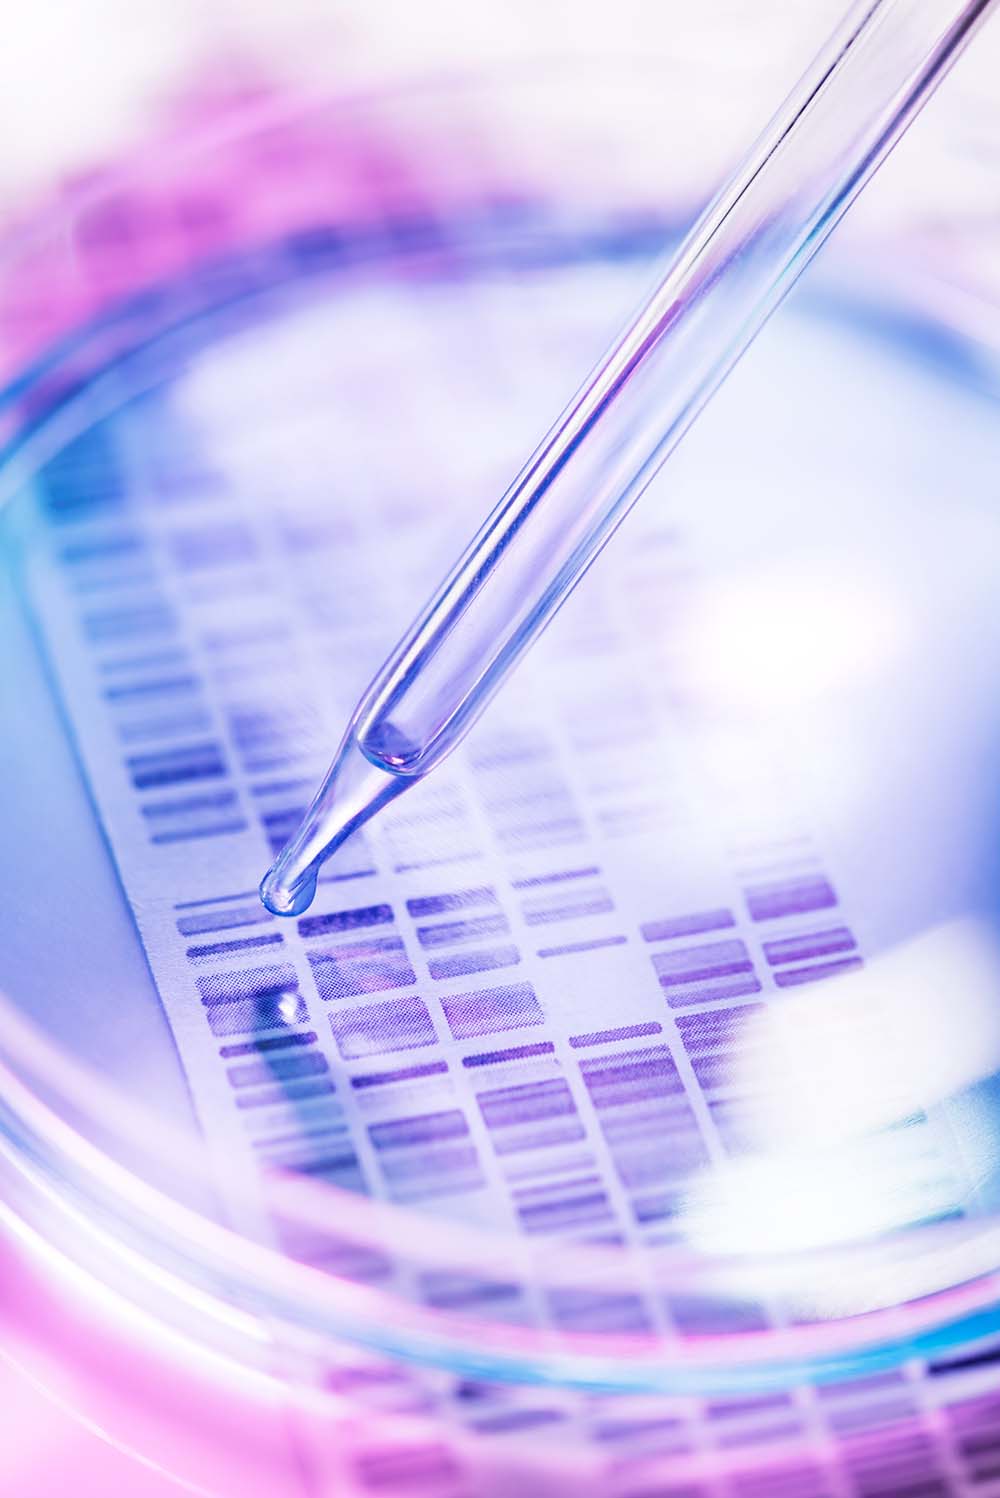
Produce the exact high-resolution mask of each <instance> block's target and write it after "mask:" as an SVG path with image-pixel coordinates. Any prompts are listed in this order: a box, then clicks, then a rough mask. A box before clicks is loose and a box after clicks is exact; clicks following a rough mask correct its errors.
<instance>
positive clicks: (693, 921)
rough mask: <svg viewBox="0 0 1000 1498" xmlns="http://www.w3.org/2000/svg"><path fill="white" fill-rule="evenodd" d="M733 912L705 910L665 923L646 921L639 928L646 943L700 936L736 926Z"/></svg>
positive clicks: (676, 917) (674, 918) (675, 917)
mask: <svg viewBox="0 0 1000 1498" xmlns="http://www.w3.org/2000/svg"><path fill="white" fill-rule="evenodd" d="M735 925H736V919H735V917H734V915H733V913H732V911H731V910H722V909H720V910H703V911H701V912H699V913H698V914H696V915H678V916H674V917H673V918H672V919H669V920H663V921H645V922H643V924H642V925H641V926H640V927H639V930H640V931H641V932H642V935H643V937H644V938H645V940H646V941H669V940H670V939H671V938H672V937H675V936H698V935H699V934H700V933H701V932H702V931H721V930H723V929H724V928H725V927H727V926H735Z"/></svg>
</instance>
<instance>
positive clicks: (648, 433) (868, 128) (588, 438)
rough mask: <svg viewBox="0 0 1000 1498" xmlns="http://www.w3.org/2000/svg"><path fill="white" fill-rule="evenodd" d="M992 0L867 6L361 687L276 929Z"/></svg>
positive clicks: (419, 763)
mask: <svg viewBox="0 0 1000 1498" xmlns="http://www.w3.org/2000/svg"><path fill="white" fill-rule="evenodd" d="M996 3H1000V0H965V3H957V0H863V3H862V4H860V5H859V6H857V7H855V8H854V9H853V10H852V11H851V12H850V13H849V15H848V16H847V17H846V19H845V20H844V22H843V23H842V24H841V26H840V27H839V28H838V29H837V31H836V32H835V33H834V35H833V37H832V38H831V39H830V41H829V42H828V43H827V45H826V46H825V47H824V49H823V51H822V52H821V53H820V55H819V56H818V57H817V59H816V61H815V62H814V63H813V64H812V66H811V67H810V68H809V69H808V71H807V72H806V74H805V75H804V77H803V78H802V79H801V80H800V82H799V83H798V84H797V85H796V87H795V89H794V90H793V92H792V93H791V95H790V96H789V98H788V99H787V100H786V101H785V103H784V105H783V106H782V108H781V109H780V110H779V112H778V114H777V115H776V116H775V117H774V119H773V120H772V122H771V123H770V125H769V126H768V127H767V129H766V130H765V131H764V133H763V135H762V136H761V137H760V139H759V140H758V141H757V142H756V144H755V145H754V146H753V148H752V150H751V151H750V153H749V155H748V156H747V157H746V159H745V160H744V162H743V163H742V165H741V166H740V167H739V168H738V170H737V171H736V172H735V173H734V175H733V176H732V178H731V179H730V180H729V181H728V182H727V183H726V184H725V186H724V187H723V188H722V190H721V192H720V193H719V194H718V195H717V196H716V198H715V199H714V200H713V202H712V203H711V204H710V205H709V207H708V208H707V209H706V210H705V212H704V213H703V214H702V216H701V218H700V219H699V220H698V222H697V223H696V225H695V227H694V228H693V229H692V230H691V232H690V234H689V235H688V236H687V238H686V239H685V241H684V243H683V245H682V246H681V248H680V250H679V251H678V253H677V254H676V256H675V257H674V259H673V261H672V263H671V265H670V267H669V269H668V271H667V273H666V275H665V276H664V278H663V279H662V280H661V281H660V283H659V284H658V285H657V287H656V289H655V290H654V291H653V292H652V294H651V296H650V297H649V298H648V299H647V301H646V302H645V304H644V305H643V307H642V308H641V310H640V311H639V313H638V314H637V315H636V317H635V318H634V319H633V321H632V322H631V323H630V324H629V325H628V326H627V327H626V328H625V329H624V331H623V332H622V333H621V334H620V335H619V336H618V338H617V339H616V340H615V342H614V344H613V345H612V347H611V349H610V350H609V352H608V353H607V354H606V355H605V357H604V358H603V359H602V360H601V362H600V363H599V365H598V366H597V369H596V371H595V372H594V373H593V375H592V376H591V377H590V379H589V380H588V381H587V383H586V384H585V385H584V386H583V387H582V389H581V390H580V391H579V392H578V394H577V395H576V396H575V397H574V399H573V400H572V401H571V402H570V404H569V406H567V408H566V410H565V411H564V412H563V414H562V415H561V416H560V418H559V420H558V421H557V422H556V424H555V426H554V427H553V428H552V429H551V431H550V432H549V434H548V435H547V437H546V438H545V439H544V441H543V442H542V444H541V446H540V447H539V448H538V449H537V451H536V452H535V453H534V454H533V456H532V457H531V458H530V459H529V461H528V463H527V464H526V466H525V467H524V468H523V469H522V471H521V473H520V474H519V475H518V476H517V478H516V479H515V480H514V482H513V484H512V485H511V487H510V488H509V489H508V491H507V493H506V494H505V495H504V497H503V499H502V500H501V501H500V503H499V505H498V506H497V507H496V509H495V510H494V511H493V513H492V514H491V515H490V516H489V517H488V519H487V520H486V521H485V523H484V525H483V527H482V529H481V530H480V531H479V533H478V534H477V535H476V536H475V537H474V539H473V540H472V542H471V543H470V545H469V546H468V548H467V549H466V551H465V552H464V554H463V555H462V556H461V558H460V559H459V560H458V562H457V563H456V564H455V566H454V568H453V569H452V571H451V572H450V573H449V575H448V576H447V578H446V579H445V581H444V582H443V583H442V585H441V587H440V588H439V589H438V591H437V592H436V593H435V594H434V596H433V597H432V598H431V600H430V602H429V603H428V604H427V606H426V608H425V609H424V611H423V613H422V614H420V616H419V617H418V618H417V619H416V621H415V622H414V623H413V625H412V626H411V628H410V629H409V631H408V632H407V634H406V635H405V636H404V637H403V639H402V640H401V641H400V643H399V644H398V645H397V646H396V648H395V650H394V651H393V652H392V654H391V655H390V656H389V658H388V660H387V661H386V662H385V664H384V665H383V666H382V668H381V670H380V671H379V672H378V674H377V675H376V677H375V679H374V681H373V682H372V683H371V685H370V686H369V688H368V689H367V691H366V692H365V694H364V696H363V698H362V699H361V702H360V703H359V704H358V706H357V708H356V709H355V711H354V714H353V716H352V717H351V720H350V722H349V724H348V726H347V729H346V732H345V734H344V738H343V740H342V742H341V745H340V748H339V749H338V751H337V754H336V757H335V758H334V761H333V763H332V765H331V767H330V769H329V771H328V772H327V775H326V777H325V779H324V781H323V783H322V785H321V786H320V788H319V791H318V792H317V794H316V796H315V798H314V800H313V802H312V804H311V805H310V807H309V809H308V811H307V812H306V814H305V816H304V818H303V820H302V823H301V825H300V826H299V828H298V830H297V831H296V832H295V834H294V835H293V837H292V838H291V839H290V841H289V842H288V844H287V845H286V846H285V848H284V849H283V850H282V852H281V853H280V854H279V855H278V857H277V859H276V860H275V862H274V864H273V865H272V867H271V868H270V869H269V871H268V873H267V875H266V876H265V878H264V880H263V882H262V884H261V890H260V892H261V898H262V900H263V901H264V904H265V905H266V906H267V908H268V909H269V910H271V911H273V912H274V913H275V914H276V915H298V914H300V913H301V912H302V911H303V910H305V909H307V907H308V906H309V905H310V904H311V902H312V899H313V896H314V894H315V890H316V879H317V874H318V871H319V868H320V866H321V865H322V864H323V862H324V861H325V860H326V859H327V858H329V856H330V855H331V854H332V853H333V852H335V851H336V849H337V848H338V847H340V845H341V844H342V843H343V842H344V841H345V840H346V839H347V838H348V837H349V836H350V834H351V833H352V832H354V831H355V830H356V829H357V828H358V827H360V826H361V825H362V824H363V823H364V822H366V821H368V819H369V818H370V817H372V816H373V815H374V814H375V813H376V812H377V811H379V809H380V808H381V807H383V806H385V805H386V803H387V802H389V801H391V800H392V799H394V797H396V796H398V795H399V794H400V793H401V792H402V791H404V790H406V789H407V787H408V786H412V785H413V784H415V783H416V782H417V781H419V780H421V779H422V778H423V777H424V776H425V775H427V774H428V772H429V771H431V770H433V769H434V768H435V766H436V765H438V764H440V762H441V761H442V760H443V759H444V758H445V756H446V755H448V754H449V753H450V752H451V750H452V749H454V748H455V746H456V744H457V743H458V742H459V741H460V740H461V739H462V738H463V737H464V735H465V734H466V733H467V732H468V730H469V728H471V726H472V724H473V723H474V722H475V720H476V719H477V718H478V717H479V715H480V713H481V712H482V711H483V709H484V708H485V707H486V705H487V703H488V702H489V700H490V698H491V697H492V696H493V694H494V692H496V690H497V689H498V688H499V687H500V685H501V684H502V682H503V680H504V678H505V677H506V675H507V673H508V672H509V671H511V670H512V669H513V668H514V666H515V665H516V664H517V662H518V660H519V659H520V658H521V656H522V655H523V654H524V653H525V651H526V650H528V648H529V647H530V646H531V644H532V642H533V640H534V639H535V638H536V637H537V635H538V634H539V633H540V632H541V630H542V629H544V627H545V625H546V624H547V623H548V622H549V620H550V619H551V618H552V616H553V615H554V613H555V612H556V610H557V609H558V608H559V606H560V604H561V603H562V602H563V601H564V600H565V598H566V597H567V596H568V594H569V593H570V591H571V590H572V589H573V588H574V587H575V586H576V584H577V583H578V582H579V580H580V578H581V577H582V576H583V574H584V572H585V571H586V569H587V568H588V567H589V565H590V563H591V562H592V561H593V560H594V558H595V557H596V556H597V554H598V552H599V551H600V550H601V548H602V547H603V546H604V545H605V543H606V542H607V541H608V539H609V537H610V536H611V534H612V532H613V531H614V530H615V528H616V527H617V526H618V525H619V524H620V523H621V521H622V520H623V519H624V518H625V516H626V515H627V514H628V512H629V510H630V509H631V508H632V505H633V504H634V503H635V502H636V500H637V499H638V498H639V496H640V494H642V492H643V490H644V489H645V488H646V486H647V485H648V484H649V482H650V481H651V479H652V478H653V476H654V475H655V474H656V472H657V471H658V470H659V468H660V466H661V465H662V464H663V462H664V461H665V460H666V458H667V457H668V456H669V454H670V452H671V451H672V450H673V448H674V447H675V445H676V444H677V442H678V441H679V440H680V438H681V437H682V436H683V435H684V433H685V431H686V430H687V428H688V427H689V426H690V424H691V422H692V421H693V420H694V418H695V417H696V416H697V414H698V412H699V411H700V410H701V409H702V407H703V406H704V405H705V403H706V402H707V401H708V400H709V398H710V397H711V396H712V394H713V393H714V392H715V390H717V389H718V387H719V385H720V384H721V383H722V381H723V380H724V379H725V377H726V375H727V374H728V373H729V371H730V370H731V369H732V368H733V365H734V364H735V363H736V361H737V359H739V357H740V355H741V354H742V353H743V352H744V350H745V349H746V348H747V347H748V346H749V344H750V343H751V342H752V340H753V338H754V337H755V336H756V334H757V333H758V332H759V330H760V328H761V327H762V326H763V324H764V323H765V321H766V320H767V318H768V317H769V316H770V314H771V313H772V312H773V311H774V309H775V308H776V307H777V306H778V304H779V303H780V302H781V300H782V299H783V297H784V296H785V295H786V293H787V292H788V291H789V289H790V287H791V286H792V284H793V283H794V281H795V280H796V278H797V277H798V276H799V274H800V273H801V272H802V271H803V270H804V268H805V267H806V265H807V264H808V263H809V261H810V260H811V259H812V257H813V255H814V254H815V253H816V251H817V250H818V249H819V247H820V245H821V244H822V243H823V242H824V240H825V239H826V237H827V235H828V234H829V233H830V231H831V230H832V229H833V228H834V227H835V225H836V224H837V222H838V221H839V220H840V218H841V216H842V215H843V214H844V212H845V211H846V210H847V208H848V207H849V206H850V204H851V203H852V202H853V200H854V198H855V197H856V195H857V194H858V192H859V191H860V190H861V188H862V187H863V186H864V185H865V183H866V182H867V181H868V179H869V178H870V177H871V175H872V173H873V172H874V171H875V170H876V168H877V167H878V166H879V165H880V163H881V162H882V161H883V160H884V159H885V157H886V155H887V154H888V153H889V151H890V150H891V148H892V146H893V145H894V144H895V142H896V141H897V140H898V139H899V137H900V136H901V135H902V134H903V132H904V131H905V129H906V128H907V126H908V125H909V124H910V122H911V121H912V120H913V119H914V118H915V116H916V115H917V113H918V112H919V110H920V109H921V108H922V106H923V104H924V103H925V102H926V100H927V98H928V97H929V95H930V94H931V92H932V91H933V89H934V87H935V86H936V85H937V83H938V82H940V80H941V78H942V77H943V76H944V74H945V73H946V72H947V70H948V68H949V67H950V65H951V64H952V63H953V62H954V60H955V59H956V57H957V56H958V54H959V53H960V51H961V50H962V48H963V47H964V46H965V45H966V43H967V42H968V41H969V40H970V38H971V37H972V35H973V33H974V32H975V30H976V28H977V27H978V25H979V23H980V22H982V21H983V20H984V19H985V17H986V15H987V14H988V12H989V11H990V10H991V9H992V8H993V6H994V4H996Z"/></svg>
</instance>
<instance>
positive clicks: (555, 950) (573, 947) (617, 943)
mask: <svg viewBox="0 0 1000 1498" xmlns="http://www.w3.org/2000/svg"><path fill="white" fill-rule="evenodd" d="M627 941H628V937H627V936H599V937H595V938H594V940H593V941H571V942H567V943H566V944H565V946H562V947H540V948H539V951H538V955H539V957H571V956H572V955H573V954H574V953H576V952H595V951H597V950H598V949H599V948H600V947H623V946H624V945H625V943H626V942H627Z"/></svg>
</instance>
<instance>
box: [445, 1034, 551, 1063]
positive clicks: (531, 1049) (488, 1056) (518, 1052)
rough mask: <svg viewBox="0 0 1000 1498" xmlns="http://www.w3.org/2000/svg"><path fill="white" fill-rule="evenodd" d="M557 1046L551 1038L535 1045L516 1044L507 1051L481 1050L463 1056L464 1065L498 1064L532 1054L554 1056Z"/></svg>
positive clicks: (521, 1059) (522, 1058) (525, 1057)
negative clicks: (474, 1053)
mask: <svg viewBox="0 0 1000 1498" xmlns="http://www.w3.org/2000/svg"><path fill="white" fill-rule="evenodd" d="M555 1049H556V1048H555V1046H554V1045H553V1044H552V1042H551V1040H539V1041H537V1042H536V1043H535V1044H534V1045H515V1046H511V1048H510V1050H507V1051H479V1052H478V1053H477V1054H476V1055H475V1056H463V1057H462V1065H463V1066H497V1065H499V1064H500V1063H501V1062H504V1061H524V1060H526V1059H527V1058H528V1057H530V1056H552V1055H554V1054H555Z"/></svg>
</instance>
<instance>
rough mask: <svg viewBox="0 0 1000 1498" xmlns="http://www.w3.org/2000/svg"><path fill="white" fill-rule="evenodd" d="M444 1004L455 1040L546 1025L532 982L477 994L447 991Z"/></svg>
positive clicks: (488, 989)
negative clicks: (450, 992) (529, 1026)
mask: <svg viewBox="0 0 1000 1498" xmlns="http://www.w3.org/2000/svg"><path fill="white" fill-rule="evenodd" d="M441 1007H442V1009H443V1010H444V1012H445V1017H446V1018H447V1021H448V1025H449V1028H450V1029H451V1033H452V1035H454V1037H455V1039H456V1040H471V1039H473V1038H474V1037H475V1036H477V1035H491V1034H494V1033H496V1032H499V1031H501V1030H519V1029H521V1028H522V1027H523V1026H525V1025H540V1024H543V1023H544V1020H545V1016H544V1014H543V1013H542V1006H541V1005H540V1004H539V1002H538V999H537V998H536V996H535V990H534V989H533V988H532V986H531V984H530V983H515V984H512V985H511V986H510V987H508V988H486V989H482V990H480V991H479V992H477V993H453V994H447V995H446V996H445V997H443V998H442V1000H441Z"/></svg>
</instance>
